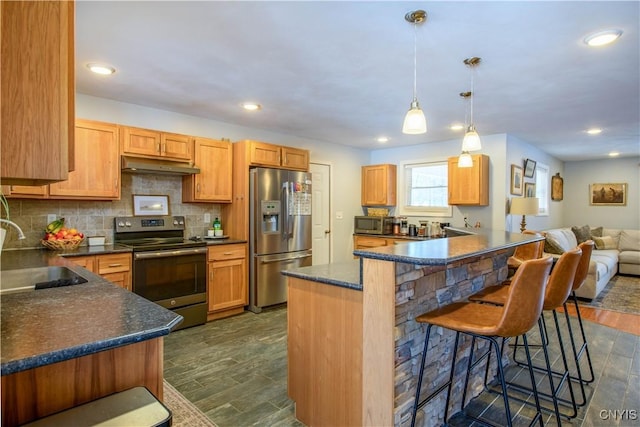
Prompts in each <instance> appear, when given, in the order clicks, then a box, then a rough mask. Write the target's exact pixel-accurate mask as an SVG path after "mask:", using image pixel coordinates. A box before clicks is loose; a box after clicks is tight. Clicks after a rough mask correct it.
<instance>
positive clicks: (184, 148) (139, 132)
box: [120, 126, 193, 163]
mask: <svg viewBox="0 0 640 427" xmlns="http://www.w3.org/2000/svg"><path fill="white" fill-rule="evenodd" d="M120 144H121V153H122V154H126V155H129V156H134V157H147V158H150V157H151V158H157V159H158V158H159V159H163V160H177V161H181V162H189V163H191V162H193V138H192V137H190V136H187V135H180V134H175V133H168V132H160V131H157V130H151V129H142V128H136V127H131V126H122V127H121V128H120Z"/></svg>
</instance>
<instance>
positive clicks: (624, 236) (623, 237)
mask: <svg viewBox="0 0 640 427" xmlns="http://www.w3.org/2000/svg"><path fill="white" fill-rule="evenodd" d="M618 250H620V251H640V230H622V232H621V233H620V241H619V242H618Z"/></svg>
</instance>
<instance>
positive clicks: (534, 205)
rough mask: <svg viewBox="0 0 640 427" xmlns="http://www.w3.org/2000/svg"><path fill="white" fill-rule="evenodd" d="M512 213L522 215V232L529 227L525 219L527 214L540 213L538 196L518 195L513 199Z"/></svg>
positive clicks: (510, 210)
mask: <svg viewBox="0 0 640 427" xmlns="http://www.w3.org/2000/svg"><path fill="white" fill-rule="evenodd" d="M509 213H510V214H511V215H522V222H521V223H520V232H521V233H522V232H524V230H525V229H526V227H527V223H526V222H525V220H524V217H525V215H537V214H538V198H537V197H517V198H513V199H511V208H510V209H509Z"/></svg>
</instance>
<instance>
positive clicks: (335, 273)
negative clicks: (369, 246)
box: [282, 260, 362, 291]
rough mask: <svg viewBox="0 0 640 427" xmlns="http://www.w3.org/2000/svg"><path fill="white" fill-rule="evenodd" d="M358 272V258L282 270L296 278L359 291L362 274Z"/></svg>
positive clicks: (283, 272)
mask: <svg viewBox="0 0 640 427" xmlns="http://www.w3.org/2000/svg"><path fill="white" fill-rule="evenodd" d="M360 273H361V271H360V260H353V261H349V262H343V263H335V264H323V265H312V266H310V267H299V268H296V269H292V270H283V271H282V274H283V275H285V276H291V277H297V278H298V279H304V280H310V281H312V282H319V283H326V284H328V285H335V286H340V287H343V288H349V289H355V290H359V291H361V290H362V280H361V277H362V274H360Z"/></svg>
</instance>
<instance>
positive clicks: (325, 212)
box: [310, 163, 332, 265]
mask: <svg viewBox="0 0 640 427" xmlns="http://www.w3.org/2000/svg"><path fill="white" fill-rule="evenodd" d="M310 171H311V173H312V178H311V181H312V183H311V185H312V188H313V197H312V198H311V210H312V222H313V226H312V231H311V239H312V248H313V257H312V259H313V261H312V262H313V265H321V264H329V263H330V262H331V241H332V239H331V165H329V164H324V163H311V164H310Z"/></svg>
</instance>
